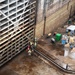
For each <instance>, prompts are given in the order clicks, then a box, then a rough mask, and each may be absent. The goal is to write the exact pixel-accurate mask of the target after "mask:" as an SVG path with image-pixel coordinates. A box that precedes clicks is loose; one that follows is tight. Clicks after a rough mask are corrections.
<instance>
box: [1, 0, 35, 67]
mask: <svg viewBox="0 0 75 75" xmlns="http://www.w3.org/2000/svg"><path fill="white" fill-rule="evenodd" d="M35 13H36V1H33V2H30V0H1V1H0V66H2V65H4V64H5V63H6V62H7V61H9V60H10V59H12V58H13V57H14V56H15V55H17V54H19V53H20V52H21V51H23V50H24V49H25V48H26V47H27V44H28V42H29V41H28V38H27V37H26V35H27V36H29V37H30V39H33V37H34V25H35V16H36V14H35Z"/></svg>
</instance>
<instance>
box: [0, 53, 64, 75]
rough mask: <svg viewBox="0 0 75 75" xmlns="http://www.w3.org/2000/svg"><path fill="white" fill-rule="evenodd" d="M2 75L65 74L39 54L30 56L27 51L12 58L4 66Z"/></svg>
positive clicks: (1, 70) (0, 70)
mask: <svg viewBox="0 0 75 75" xmlns="http://www.w3.org/2000/svg"><path fill="white" fill-rule="evenodd" d="M0 75H63V74H62V73H61V72H59V71H58V70H56V69H54V68H53V67H52V66H51V65H48V64H47V63H45V62H44V61H42V60H41V59H39V58H38V57H37V56H35V55H32V56H31V57H30V56H28V55H27V54H26V53H25V52H22V53H21V54H20V55H18V56H17V57H15V58H14V59H12V60H11V61H10V62H8V63H7V64H6V65H4V66H3V67H2V68H0Z"/></svg>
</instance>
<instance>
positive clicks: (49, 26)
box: [36, 0, 75, 37]
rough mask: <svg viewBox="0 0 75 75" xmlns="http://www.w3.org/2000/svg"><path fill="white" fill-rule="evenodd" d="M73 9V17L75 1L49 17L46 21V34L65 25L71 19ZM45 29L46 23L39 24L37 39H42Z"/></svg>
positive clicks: (72, 0) (37, 26)
mask: <svg viewBox="0 0 75 75" xmlns="http://www.w3.org/2000/svg"><path fill="white" fill-rule="evenodd" d="M67 7H68V8H67ZM71 7H72V10H71V12H72V13H71V15H73V14H74V11H75V0H71V2H70V3H69V5H68V4H66V5H64V6H63V7H61V9H59V10H57V11H56V12H55V13H53V14H52V15H50V16H48V17H47V20H46V28H45V30H46V32H45V33H48V32H51V31H53V30H54V29H55V28H57V27H58V26H61V25H63V24H64V23H65V22H66V21H67V20H68V18H69V15H70V9H71ZM40 12H41V10H40ZM41 15H42V14H40V15H38V17H39V18H38V19H40V16H41ZM43 27H44V21H41V22H40V23H37V25H36V37H41V36H42V35H43Z"/></svg>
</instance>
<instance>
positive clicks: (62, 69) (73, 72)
mask: <svg viewBox="0 0 75 75" xmlns="http://www.w3.org/2000/svg"><path fill="white" fill-rule="evenodd" d="M34 52H35V53H36V54H38V55H39V56H41V57H42V58H44V59H45V60H47V61H48V62H49V63H52V64H53V65H54V66H56V67H57V68H58V69H60V70H61V71H63V72H65V73H69V74H75V71H74V70H67V69H65V68H63V67H62V66H60V65H59V64H58V63H56V62H55V60H54V59H53V58H52V57H49V56H47V55H46V54H45V53H43V52H40V51H38V50H34Z"/></svg>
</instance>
